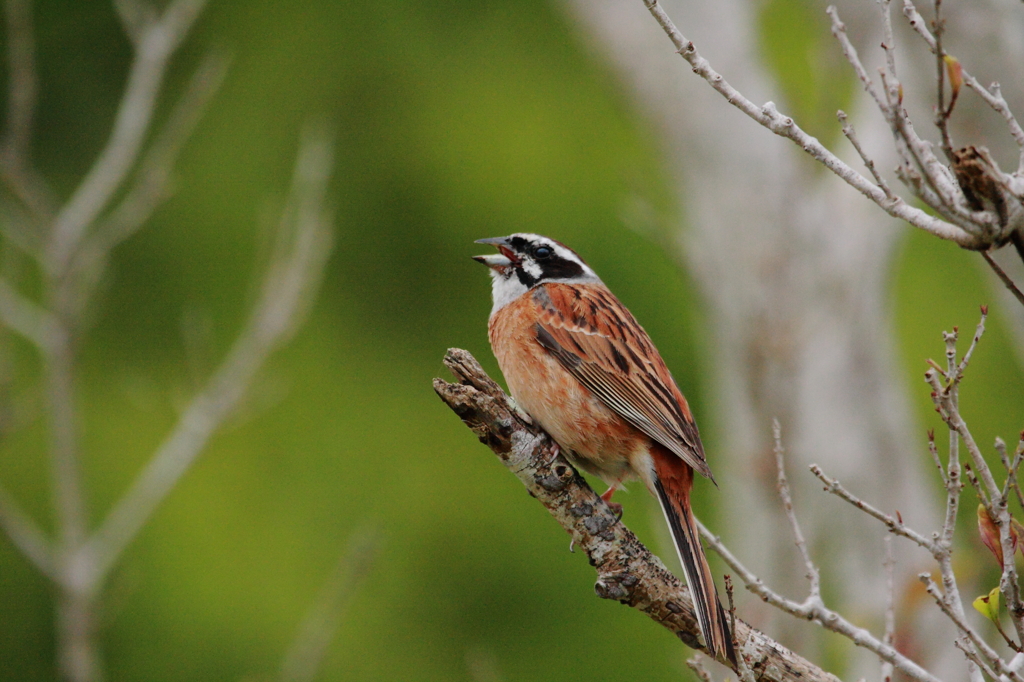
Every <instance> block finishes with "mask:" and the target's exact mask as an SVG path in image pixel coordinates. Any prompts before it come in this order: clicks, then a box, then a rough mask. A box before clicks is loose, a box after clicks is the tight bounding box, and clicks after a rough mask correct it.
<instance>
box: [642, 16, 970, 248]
mask: <svg viewBox="0 0 1024 682" xmlns="http://www.w3.org/2000/svg"><path fill="white" fill-rule="evenodd" d="M644 5H645V6H646V7H647V9H648V11H650V13H651V15H652V16H653V17H654V18H655V20H656V21H657V22H658V24H659V25H660V26H661V27H662V29H663V30H664V31H665V33H666V35H668V37H669V39H670V40H671V41H672V44H673V45H675V47H676V50H677V51H678V52H679V54H680V55H681V56H682V57H683V59H685V60H686V61H687V62H688V63H689V64H690V66H691V67H692V68H693V71H694V73H696V74H697V75H699V76H700V77H701V78H703V79H704V80H705V81H707V82H708V84H709V85H710V86H711V87H712V88H714V89H715V90H716V91H717V92H718V93H719V94H721V95H722V96H723V97H724V98H725V99H726V100H727V101H728V102H729V103H730V104H732V105H733V106H735V107H736V108H738V109H739V110H740V111H742V112H743V113H745V114H746V115H747V116H749V117H750V118H752V119H754V120H755V121H757V122H758V123H759V124H760V125H762V126H764V127H765V128H768V129H769V130H771V131H772V132H773V133H775V134H776V135H780V136H782V137H785V138H787V139H790V140H792V141H793V142H794V143H796V144H797V145H799V146H800V148H801V149H803V150H804V151H805V152H807V153H808V154H809V155H810V156H811V157H812V158H814V159H815V160H816V161H818V162H820V163H822V164H823V165H824V166H825V167H826V168H828V169H829V170H830V171H832V172H833V173H835V174H836V175H837V176H839V177H840V178H842V180H843V181H845V182H846V183H847V184H849V185H850V186H851V187H853V188H854V189H856V190H857V191H859V192H860V193H861V194H863V195H864V196H866V197H868V198H869V199H871V200H872V201H873V202H875V204H877V205H878V206H879V207H880V208H882V209H883V210H884V211H885V212H886V213H888V214H889V215H891V216H893V217H896V218H900V219H901V220H905V221H906V222H908V223H910V224H911V225H913V226H915V227H918V228H920V229H922V230H925V231H926V232H929V233H931V234H933V235H935V236H937V237H940V238H942V239H947V240H950V241H953V242H955V243H957V244H959V245H960V246H962V247H964V248H968V249H979V248H984V243H985V242H984V239H983V238H982V237H981V236H979V235H977V234H973V233H972V232H971V231H969V230H967V229H965V228H964V226H963V224H970V222H969V220H968V219H967V218H968V216H966V214H964V215H961V214H963V213H964V212H963V211H960V212H958V213H954V214H951V217H952V218H956V219H957V220H958V222H957V224H953V223H950V222H946V221H944V220H941V219H938V218H935V217H933V216H930V215H928V214H927V213H925V212H924V211H922V210H920V209H917V208H914V207H913V206H911V205H910V204H908V203H907V202H905V201H904V200H903V199H902V198H900V197H898V196H897V197H890V196H887V195H886V193H885V191H884V190H883V189H882V188H881V187H879V186H877V185H876V184H875V183H874V182H872V181H871V180H869V179H868V178H866V177H864V176H863V175H861V174H860V173H858V172H857V171H855V170H853V169H852V168H851V167H850V166H848V165H847V164H846V163H845V162H843V161H842V160H841V159H839V158H838V157H837V156H836V155H835V154H833V153H832V152H830V151H829V150H828V149H826V148H825V147H824V146H823V145H822V144H821V143H820V142H819V141H818V140H817V139H815V138H814V137H812V136H810V135H808V134H807V133H806V132H804V131H803V130H802V129H801V128H800V127H799V126H798V125H797V124H796V122H795V121H793V119H792V118H790V117H788V116H784V115H782V114H780V113H779V111H778V110H777V109H776V107H775V104H774V103H772V102H767V103H766V104H764V105H763V106H757V105H756V104H754V103H753V102H751V101H750V100H749V99H747V98H746V97H744V96H743V95H742V93H740V92H739V91H737V90H736V89H735V88H734V87H732V86H731V85H730V84H729V83H728V82H727V81H726V80H725V78H723V77H722V75H721V74H719V73H717V72H716V71H715V70H714V69H712V68H711V65H710V63H709V62H708V61H707V60H706V59H705V58H704V57H702V56H701V55H700V54H699V53H698V52H697V48H696V47H695V46H694V44H693V42H692V41H691V40H688V39H687V38H686V37H685V36H684V35H683V34H682V33H681V32H680V31H679V29H678V28H676V25H675V24H674V23H673V22H672V20H671V19H670V18H669V16H668V15H667V14H666V13H665V11H664V10H663V9H662V8H661V6H660V5H659V4H658V2H657V0H644ZM894 118H895V119H897V120H898V119H899V118H900V117H899V116H898V115H897V116H895V117H894ZM901 125H903V126H904V127H905V128H907V129H908V130H909V132H910V137H909V139H910V140H911V141H914V140H915V139H917V138H916V136H915V135H912V128H911V127H910V124H909V122H906V123H904V124H901ZM918 142H919V141H918ZM916 153H917V154H918V157H919V158H920V159H921V160H922V162H923V163H924V164H925V166H926V167H928V168H932V167H935V166H938V167H941V164H938V161H937V160H934V161H932V159H934V155H931V154H930V152H929V151H928V150H927V148H926V146H925V145H924V143H923V142H922V143H920V145H919V148H917V149H916ZM938 172H941V171H938ZM936 177H938V178H944V176H942V175H939V176H936ZM930 180H935V178H930ZM943 183H944V185H948V186H949V187H950V190H949V191H950V192H951V193H952V192H955V191H958V190H956V189H955V188H954V186H953V184H952V182H951V181H950V180H948V179H944V180H943ZM969 217H974V216H969ZM979 219H987V218H986V216H984V215H982V216H981V217H980V218H979ZM960 223H963V224H960Z"/></svg>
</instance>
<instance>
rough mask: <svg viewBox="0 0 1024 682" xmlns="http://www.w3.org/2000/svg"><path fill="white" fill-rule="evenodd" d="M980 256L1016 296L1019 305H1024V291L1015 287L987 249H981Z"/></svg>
mask: <svg viewBox="0 0 1024 682" xmlns="http://www.w3.org/2000/svg"><path fill="white" fill-rule="evenodd" d="M981 257H982V258H984V259H985V262H986V263H988V266H989V267H990V268H992V272H994V273H996V276H997V277H999V279H1000V281H1002V283H1003V284H1004V285H1005V286H1006V288H1007V289H1009V290H1010V293H1011V294H1013V296H1014V298H1016V299H1017V300H1018V301H1019V302H1020V304H1021V305H1024V292H1021V290H1020V289H1018V288H1017V285H1016V284H1014V283H1013V280H1012V279H1010V276H1009V275H1007V274H1006V272H1004V271H1003V269H1002V268H1001V267H999V263H996V262H995V260H994V259H993V258H992V256H991V255H989V252H988V251H982V252H981Z"/></svg>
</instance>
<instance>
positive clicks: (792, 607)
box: [697, 522, 942, 682]
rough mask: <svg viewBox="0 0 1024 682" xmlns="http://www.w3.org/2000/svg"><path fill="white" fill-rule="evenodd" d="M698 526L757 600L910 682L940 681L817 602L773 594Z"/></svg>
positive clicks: (707, 531)
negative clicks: (810, 624)
mask: <svg viewBox="0 0 1024 682" xmlns="http://www.w3.org/2000/svg"><path fill="white" fill-rule="evenodd" d="M697 526H698V528H700V534H701V537H702V538H703V539H704V542H705V543H707V545H708V546H709V547H710V548H711V549H713V550H714V551H715V552H717V553H718V555H719V556H720V557H722V560H723V561H725V563H726V564H728V566H729V568H731V569H732V570H733V571H735V572H736V574H737V575H738V576H739V578H740V580H742V581H743V584H744V586H746V588H747V590H749V591H750V592H753V593H754V594H755V595H757V596H758V597H760V598H761V600H762V601H764V602H765V603H767V604H770V605H772V606H774V607H775V608H777V609H779V610H780V611H784V612H785V613H788V614H790V615H791V616H795V617H797V618H801V619H803V620H812V621H814V622H816V623H818V624H819V625H821V626H822V627H824V628H825V629H826V630H831V631H832V632H835V633H837V634H840V635H842V636H843V637H846V638H847V639H849V640H850V641H851V642H853V643H854V644H856V645H857V646H859V647H863V648H864V649H867V650H868V651H870V652H872V653H873V654H875V655H876V656H878V658H879V660H881V661H887V662H889V663H892V664H893V666H894V667H895V668H896V669H897V670H899V671H900V672H902V673H904V674H906V675H907V676H909V677H911V678H912V679H915V680H920V681H921V682H942V681H941V680H940V679H939V678H938V677H936V676H935V675H932V674H931V673H930V672H928V671H927V670H925V669H924V668H922V667H921V666H920V665H918V664H917V663H916V662H914V661H912V660H910V659H909V658H907V657H906V656H904V655H903V654H901V653H900V652H899V651H897V650H896V649H895V648H894V647H893V646H890V645H887V644H885V643H884V642H882V641H881V640H880V639H878V638H877V637H875V636H874V635H872V634H871V632H869V631H868V630H866V629H864V628H861V627H857V626H856V625H854V624H853V623H851V622H850V621H848V620H846V619H845V618H843V617H842V616H841V615H840V614H838V613H836V612H835V611H833V610H831V609H829V608H828V607H826V606H824V605H822V604H820V603H819V604H817V605H808V604H807V603H806V602H804V603H797V602H795V601H792V600H790V599H786V598H785V597H783V596H782V595H780V594H779V593H777V592H775V591H774V590H772V589H771V588H769V587H768V586H767V585H765V584H764V581H763V580H761V578H759V577H758V576H757V575H756V574H754V573H753V571H751V570H750V569H748V568H747V567H746V566H744V565H743V563H742V562H741V561H740V560H739V559H738V558H737V557H736V555H734V554H733V553H732V552H731V551H729V548H728V547H726V546H725V544H724V543H723V542H722V540H721V539H720V538H719V537H718V536H716V535H714V534H712V533H711V531H709V530H708V529H707V528H705V527H704V525H703V524H701V523H700V522H698V523H697Z"/></svg>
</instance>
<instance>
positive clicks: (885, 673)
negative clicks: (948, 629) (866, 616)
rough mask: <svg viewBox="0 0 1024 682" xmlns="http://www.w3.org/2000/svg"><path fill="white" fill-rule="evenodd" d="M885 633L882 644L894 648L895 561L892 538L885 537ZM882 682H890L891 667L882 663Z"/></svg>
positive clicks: (886, 662) (884, 662) (887, 663)
mask: <svg viewBox="0 0 1024 682" xmlns="http://www.w3.org/2000/svg"><path fill="white" fill-rule="evenodd" d="M883 566H884V568H885V633H884V634H883V635H882V643H883V644H885V645H886V646H890V647H891V646H895V641H896V582H895V573H896V559H895V558H893V555H892V536H891V535H886V536H885V563H884V564H883ZM881 673H882V682H892V675H893V665H892V663H889V662H888V661H882V670H881Z"/></svg>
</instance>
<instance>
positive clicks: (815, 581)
mask: <svg viewBox="0 0 1024 682" xmlns="http://www.w3.org/2000/svg"><path fill="white" fill-rule="evenodd" d="M772 437H773V439H774V441H775V448H774V452H775V470H776V487H777V488H778V491H779V498H780V499H781V500H782V509H783V511H784V512H785V513H786V518H787V519H788V520H789V527H790V530H791V531H792V532H793V539H794V540H795V542H796V547H797V550H799V552H800V557H801V558H802V559H803V562H804V568H806V569H807V573H806V576H807V580H808V581H809V582H810V583H811V585H810V589H809V594H808V595H807V601H806V602H805V603H806V604H811V603H816V604H819V605H823V603H822V601H821V574H820V573H819V571H818V567H817V566H815V565H814V562H813V561H812V560H811V554H810V552H808V551H807V541H806V540H805V539H804V534H803V532H802V531H801V530H800V522H799V521H798V520H797V518H796V512H795V511H794V510H793V497H792V495H791V494H790V492H789V481H788V480H787V479H786V462H785V453H786V450H785V448H784V447H783V446H782V426H781V425H780V424H779V420H778V419H773V420H772Z"/></svg>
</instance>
